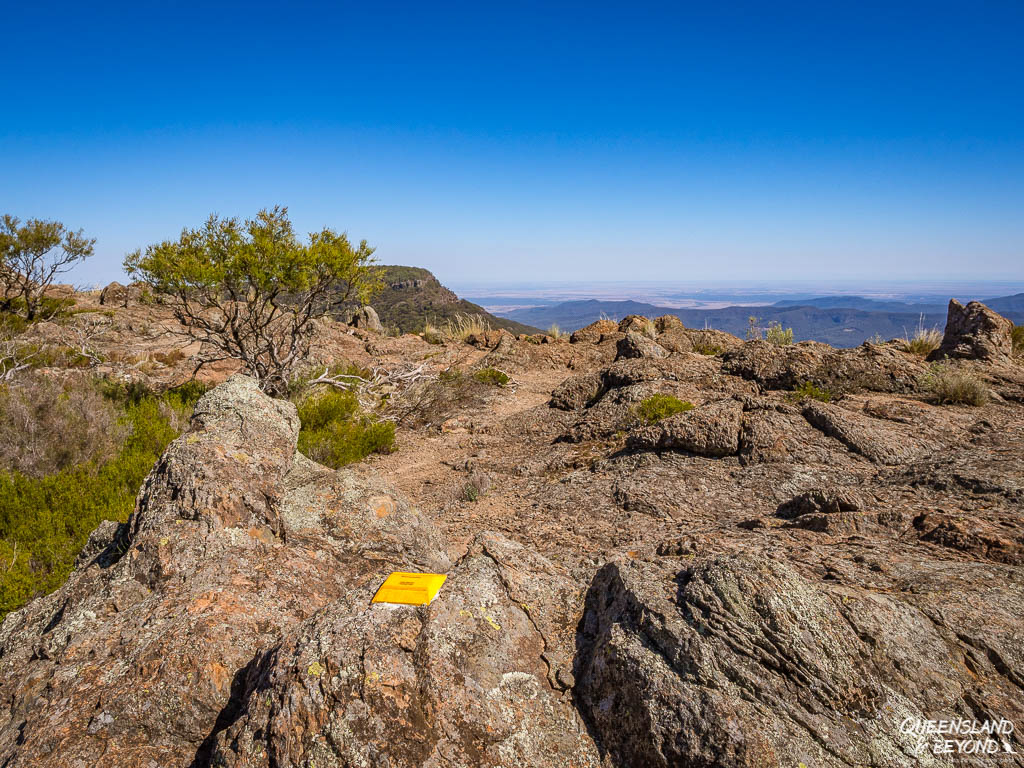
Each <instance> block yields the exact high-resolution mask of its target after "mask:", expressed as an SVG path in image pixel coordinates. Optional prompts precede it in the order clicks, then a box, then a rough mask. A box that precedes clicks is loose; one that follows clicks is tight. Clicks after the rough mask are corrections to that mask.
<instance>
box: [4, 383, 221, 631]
mask: <svg viewBox="0 0 1024 768" xmlns="http://www.w3.org/2000/svg"><path fill="white" fill-rule="evenodd" d="M90 388H91V385H90ZM203 391H204V388H203V387H202V386H201V385H198V384H189V385H186V386H184V387H181V388H178V389H175V390H171V391H169V392H165V393H163V394H156V393H153V392H150V391H148V390H145V389H144V388H143V387H141V386H139V385H134V386H123V385H119V386H112V387H109V388H108V389H107V390H106V392H105V395H106V397H107V398H108V399H109V400H110V401H112V403H113V405H114V406H115V407H116V408H117V411H118V415H119V421H120V424H121V425H123V427H124V431H123V440H122V442H121V445H120V446H118V448H117V450H116V453H115V454H114V455H113V456H112V457H111V458H109V459H108V460H106V461H103V462H102V463H100V461H99V460H98V459H97V458H95V457H94V458H93V459H92V460H91V461H88V462H86V463H84V464H79V465H76V466H69V467H66V468H64V469H62V470H60V471H59V472H56V473H54V474H49V475H45V476H43V477H33V476H32V475H29V474H26V473H24V472H19V471H18V470H16V469H13V468H10V467H8V468H5V469H2V470H0V618H2V617H3V616H5V615H6V614H7V613H8V612H10V611H13V610H16V609H18V608H20V607H21V606H22V605H24V604H25V603H26V602H28V601H29V600H31V599H32V598H33V597H36V596H38V595H42V594H46V593H47V592H50V591H51V590H53V589H56V588H57V587H59V586H60V585H61V584H62V583H63V582H64V580H65V579H66V578H67V576H68V574H69V573H70V572H71V569H72V567H73V566H74V561H75V557H76V556H77V555H78V553H79V552H80V551H81V549H82V547H83V546H84V545H85V542H86V540H87V539H88V538H89V534H90V533H91V532H92V531H93V529H94V528H95V527H96V526H97V525H99V523H100V522H102V521H103V520H116V521H118V522H125V521H126V520H127V519H128V516H129V515H130V514H131V511H132V508H133V507H134V505H135V497H136V495H137V494H138V492H139V489H140V488H141V486H142V482H143V480H145V478H146V475H147V474H149V471H150V469H152V467H153V464H154V463H156V460H157V459H158V458H159V457H160V454H161V453H163V450H164V448H165V447H166V446H167V444H168V443H169V442H170V441H171V440H173V439H174V438H175V437H176V436H177V434H178V432H177V430H176V429H175V428H174V427H172V425H171V422H170V420H169V418H168V416H169V414H172V413H173V414H174V415H175V421H176V422H178V423H184V422H185V421H186V420H187V415H188V413H190V412H191V410H192V406H193V405H194V404H195V401H196V399H198V397H199V395H201V394H202V392H203Z"/></svg>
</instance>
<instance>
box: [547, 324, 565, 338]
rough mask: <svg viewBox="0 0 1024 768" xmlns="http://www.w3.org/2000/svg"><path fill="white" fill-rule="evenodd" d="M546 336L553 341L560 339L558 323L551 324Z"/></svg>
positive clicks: (560, 332) (560, 331)
mask: <svg viewBox="0 0 1024 768" xmlns="http://www.w3.org/2000/svg"><path fill="white" fill-rule="evenodd" d="M548 336H550V337H551V338H553V339H560V338H562V329H561V328H559V327H558V323H552V324H551V327H550V328H548Z"/></svg>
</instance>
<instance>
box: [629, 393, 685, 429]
mask: <svg viewBox="0 0 1024 768" xmlns="http://www.w3.org/2000/svg"><path fill="white" fill-rule="evenodd" d="M691 410H693V403H690V402H687V401H686V400H680V399H679V398H678V397H675V396H674V395H652V396H651V397H648V398H647V399H646V400H641V401H640V403H639V405H637V407H636V415H637V416H638V417H639V418H640V419H642V420H643V421H645V422H647V423H648V424H657V423H658V422H659V421H661V420H662V419H667V418H668V417H669V416H675V415H676V414H677V413H682V412H683V411H691Z"/></svg>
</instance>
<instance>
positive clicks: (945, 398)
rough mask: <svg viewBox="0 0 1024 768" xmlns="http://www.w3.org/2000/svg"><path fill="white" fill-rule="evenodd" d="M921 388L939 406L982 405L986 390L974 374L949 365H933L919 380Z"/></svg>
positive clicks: (986, 396)
mask: <svg viewBox="0 0 1024 768" xmlns="http://www.w3.org/2000/svg"><path fill="white" fill-rule="evenodd" d="M921 388H922V389H923V390H924V391H925V392H927V393H929V394H930V395H931V396H932V398H933V399H934V400H935V402H937V403H938V404H939V405H975V406H978V405H984V404H985V403H986V402H988V388H987V387H986V386H985V383H984V382H983V381H982V380H981V379H980V378H979V377H978V376H977V375H975V374H974V373H971V372H970V371H969V370H967V369H966V368H961V367H958V366H954V365H951V364H949V363H934V364H933V365H932V367H931V368H930V369H929V370H928V373H926V374H925V375H924V376H923V377H922V379H921Z"/></svg>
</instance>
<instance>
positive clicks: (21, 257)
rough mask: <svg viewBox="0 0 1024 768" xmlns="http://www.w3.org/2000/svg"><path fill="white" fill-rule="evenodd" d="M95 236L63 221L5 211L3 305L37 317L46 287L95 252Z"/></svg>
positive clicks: (1, 230)
mask: <svg viewBox="0 0 1024 768" xmlns="http://www.w3.org/2000/svg"><path fill="white" fill-rule="evenodd" d="M95 244H96V239H95V238H88V237H86V236H85V235H83V234H82V230H78V231H77V232H73V231H71V230H70V229H68V228H67V227H65V226H64V225H63V224H61V223H60V222H59V221H43V220H42V219H29V220H28V221H26V222H25V224H24V225H22V223H21V221H20V220H18V219H17V218H15V217H14V216H11V215H10V214H4V216H3V218H2V219H0V288H2V289H3V299H2V301H0V308H2V309H3V310H4V311H6V312H11V311H17V312H18V313H19V314H22V315H23V316H24V317H25V319H26V320H28V321H30V322H31V321H33V320H36V319H37V318H38V317H39V315H40V313H41V309H42V307H43V306H44V305H43V298H44V296H45V294H46V289H47V288H49V287H50V286H51V285H52V284H53V281H54V279H55V278H56V277H57V275H60V274H63V273H64V272H67V271H68V270H70V269H71V268H72V267H73V266H75V264H76V263H78V262H80V261H83V260H85V259H86V258H88V257H89V256H92V254H93V246H94V245H95Z"/></svg>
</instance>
